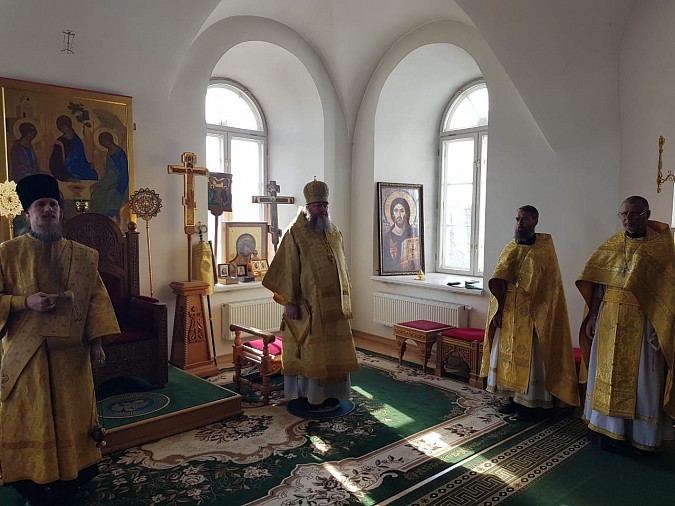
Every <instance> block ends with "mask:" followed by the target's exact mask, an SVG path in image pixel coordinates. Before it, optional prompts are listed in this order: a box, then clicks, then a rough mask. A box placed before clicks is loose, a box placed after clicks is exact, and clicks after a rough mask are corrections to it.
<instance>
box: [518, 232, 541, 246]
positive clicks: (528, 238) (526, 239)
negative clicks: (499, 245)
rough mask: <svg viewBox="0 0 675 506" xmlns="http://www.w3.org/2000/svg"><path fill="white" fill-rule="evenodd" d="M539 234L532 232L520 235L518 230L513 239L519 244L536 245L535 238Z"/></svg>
mask: <svg viewBox="0 0 675 506" xmlns="http://www.w3.org/2000/svg"><path fill="white" fill-rule="evenodd" d="M536 236H537V234H535V233H534V231H532V233H529V232H522V233H519V232H518V231H517V230H516V233H515V234H514V235H513V238H514V239H515V240H516V242H517V243H518V244H534V241H535V238H536Z"/></svg>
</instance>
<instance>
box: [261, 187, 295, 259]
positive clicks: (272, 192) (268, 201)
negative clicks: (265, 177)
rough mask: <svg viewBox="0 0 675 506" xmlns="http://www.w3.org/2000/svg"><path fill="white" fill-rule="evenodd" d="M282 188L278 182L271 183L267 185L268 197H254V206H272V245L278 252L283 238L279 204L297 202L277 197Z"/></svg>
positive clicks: (292, 199)
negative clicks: (278, 211)
mask: <svg viewBox="0 0 675 506" xmlns="http://www.w3.org/2000/svg"><path fill="white" fill-rule="evenodd" d="M280 189H281V187H280V186H279V185H278V184H277V182H276V181H270V182H269V183H267V195H254V196H253V203H254V204H263V205H268V206H270V227H269V232H270V234H272V245H273V246H274V251H275V252H276V251H277V247H278V246H279V238H281V229H280V228H279V215H278V213H277V204H293V203H294V202H295V198H294V197H281V196H279V195H277V192H278V191H279V190H280Z"/></svg>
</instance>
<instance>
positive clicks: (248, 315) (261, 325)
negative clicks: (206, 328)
mask: <svg viewBox="0 0 675 506" xmlns="http://www.w3.org/2000/svg"><path fill="white" fill-rule="evenodd" d="M283 309H284V308H283V306H282V305H281V304H277V303H276V302H274V300H273V299H272V298H271V297H270V298H265V299H251V300H243V301H240V302H232V303H230V304H223V308H222V322H223V323H222V325H223V337H224V338H225V339H234V332H230V324H231V323H236V324H238V325H246V326H248V327H255V328H257V329H260V330H264V331H265V332H274V331H276V330H279V325H280V324H281V314H282V311H283Z"/></svg>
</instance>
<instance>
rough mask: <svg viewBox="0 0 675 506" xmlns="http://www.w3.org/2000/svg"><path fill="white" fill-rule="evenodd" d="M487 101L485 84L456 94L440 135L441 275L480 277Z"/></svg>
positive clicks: (486, 143)
mask: <svg viewBox="0 0 675 506" xmlns="http://www.w3.org/2000/svg"><path fill="white" fill-rule="evenodd" d="M488 111H489V97H488V90H487V86H486V85H485V82H484V81H482V80H480V81H473V82H471V83H468V84H466V85H465V86H463V87H462V88H461V89H460V90H458V91H457V93H455V95H454V96H453V98H452V100H451V101H450V103H449V104H448V107H447V108H446V111H445V114H444V115H443V120H442V122H441V133H440V156H441V170H440V179H441V180H440V185H439V189H440V196H439V202H440V209H441V212H440V213H439V227H440V230H439V241H438V245H439V246H438V249H439V251H438V263H437V266H436V269H437V270H438V271H439V272H449V273H454V274H466V275H469V276H479V275H482V274H483V258H484V244H485V178H486V174H487V147H488Z"/></svg>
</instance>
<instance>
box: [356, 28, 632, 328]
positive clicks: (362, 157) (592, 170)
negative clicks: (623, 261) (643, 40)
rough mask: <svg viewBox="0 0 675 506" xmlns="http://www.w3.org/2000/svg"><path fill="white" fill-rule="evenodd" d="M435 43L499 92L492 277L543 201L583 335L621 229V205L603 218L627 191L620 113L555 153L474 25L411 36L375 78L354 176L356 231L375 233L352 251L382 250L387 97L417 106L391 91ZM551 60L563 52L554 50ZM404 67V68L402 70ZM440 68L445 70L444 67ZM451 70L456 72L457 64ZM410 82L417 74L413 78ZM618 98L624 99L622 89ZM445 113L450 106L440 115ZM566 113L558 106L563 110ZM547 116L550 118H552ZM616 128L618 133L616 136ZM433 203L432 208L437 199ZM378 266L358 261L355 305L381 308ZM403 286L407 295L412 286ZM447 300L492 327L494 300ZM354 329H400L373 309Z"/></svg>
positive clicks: (493, 151)
mask: <svg viewBox="0 0 675 506" xmlns="http://www.w3.org/2000/svg"><path fill="white" fill-rule="evenodd" d="M430 44H446V45H452V46H456V47H458V48H461V49H462V50H464V51H466V53H468V54H469V55H471V57H472V58H473V59H474V60H475V62H476V63H477V65H478V67H479V68H480V70H481V71H482V74H483V76H484V77H485V79H486V82H487V85H488V88H489V91H490V126H489V135H490V143H489V151H488V180H487V181H488V191H487V206H486V216H487V218H486V219H487V225H486V231H487V236H486V259H485V266H486V267H485V268H486V271H487V274H488V275H489V274H490V273H491V272H492V269H493V268H494V265H495V263H496V261H497V257H498V255H499V252H500V251H501V249H502V247H503V245H504V244H505V243H506V242H507V241H508V240H509V239H510V238H511V237H512V235H513V218H514V216H515V211H516V209H517V208H518V207H519V206H520V205H523V204H532V205H534V206H536V207H537V208H538V209H539V211H540V214H541V218H540V221H539V227H538V230H539V231H541V232H548V233H551V234H553V237H554V241H555V244H556V247H557V251H558V256H559V261H560V266H561V270H562V274H563V278H564V279H565V289H566V293H567V299H568V306H569V309H570V320H571V325H572V329H573V332H572V333H573V335H574V334H576V330H575V329H576V328H578V325H579V323H580V320H581V312H582V301H581V298H580V297H579V296H578V295H577V292H576V289H575V288H574V280H575V279H576V276H577V275H578V273H579V271H580V270H581V268H582V266H583V264H584V262H585V260H586V258H587V256H588V255H589V254H590V252H591V251H592V250H593V249H594V248H595V246H597V244H598V243H599V241H600V238H601V237H605V236H607V235H609V233H611V232H612V231H613V229H614V221H613V220H611V218H612V217H613V216H614V213H615V211H612V212H605V213H604V214H603V215H602V218H603V219H598V218H596V217H597V216H598V214H599V213H598V209H601V208H603V207H607V205H606V204H607V203H608V202H609V203H611V208H612V209H614V206H615V201H616V195H617V194H618V184H619V183H618V177H617V167H618V163H619V143H618V123H617V122H615V121H614V119H615V118H618V114H617V115H615V118H609V119H606V122H607V124H608V125H609V126H610V127H611V128H610V131H605V132H604V133H603V135H602V136H601V139H599V140H598V141H597V142H595V143H593V142H585V143H583V144H581V145H577V144H574V145H571V146H565V147H559V148H558V149H557V150H553V149H552V147H551V143H550V142H549V141H548V139H547V138H546V137H545V136H544V133H543V131H542V129H541V127H540V125H539V124H538V122H537V121H536V120H535V118H534V116H533V115H532V113H531V111H530V109H529V108H528V107H527V104H526V103H525V102H524V101H523V98H522V96H521V95H520V94H519V93H518V90H517V89H516V87H515V86H514V84H513V81H512V80H511V78H510V76H509V75H508V73H507V72H506V71H505V69H504V68H503V66H502V65H501V63H500V62H499V61H498V59H497V57H496V56H495V53H494V52H493V51H492V50H491V49H490V48H489V47H488V45H487V44H486V42H485V40H484V39H483V37H482V36H481V34H480V33H478V31H477V30H475V29H474V28H472V27H470V26H468V25H466V24H463V23H460V22H456V21H438V22H434V23H429V24H427V25H424V26H422V27H420V28H419V29H418V30H416V31H413V32H411V33H409V34H407V35H406V36H405V37H403V38H402V39H400V40H399V41H398V42H397V43H396V44H395V45H394V46H393V47H392V48H391V50H390V51H389V52H388V53H387V55H386V56H385V57H384V58H383V60H382V62H381V64H380V66H379V67H378V69H377V71H376V73H375V75H374V76H373V79H372V80H371V82H370V85H369V87H368V90H367V92H366V95H365V98H364V101H363V104H362V108H361V111H360V114H359V118H358V122H357V129H356V134H355V143H354V180H353V195H354V197H355V200H354V204H355V216H358V217H359V218H358V219H354V220H353V221H352V229H353V234H357V235H358V236H359V237H365V238H366V239H364V240H363V241H362V242H358V243H354V246H353V248H354V250H353V255H352V256H353V257H354V258H366V257H367V258H373V251H375V250H377V243H375V242H374V241H373V240H371V239H370V238H371V237H374V234H373V229H374V223H376V221H375V220H376V218H375V216H374V215H373V213H374V212H375V209H374V206H373V205H372V199H373V193H374V189H373V188H374V181H377V180H380V177H382V174H383V170H384V169H383V166H384V164H383V163H382V161H383V160H386V161H387V163H392V161H391V159H389V158H388V156H389V155H388V154H387V153H389V152H390V151H392V150H393V151H394V152H396V149H397V147H396V144H395V140H394V141H392V140H391V139H390V137H391V136H390V135H388V127H387V126H386V125H382V124H381V122H380V111H379V107H380V105H381V104H383V103H387V104H392V103H394V102H396V100H398V102H399V103H401V105H400V106H399V107H400V108H401V109H404V108H406V107H410V106H414V105H415V102H414V98H413V100H412V103H411V102H409V101H408V100H409V99H408V97H406V96H403V95H400V96H398V97H396V98H393V97H391V95H390V94H391V93H392V92H393V91H396V90H395V88H391V89H388V86H389V82H388V80H389V79H390V78H392V79H401V80H403V79H402V78H401V77H398V73H399V70H400V68H403V69H404V68H405V66H406V64H405V63H404V62H406V60H407V59H408V58H414V56H413V55H414V51H415V50H416V49H418V48H421V47H425V46H428V45H430ZM549 56H550V57H551V58H554V57H555V55H554V54H550V55H549ZM617 57H618V56H617ZM399 65H402V66H401V67H400V68H399ZM439 67H440V68H441V69H442V68H443V65H442V63H440V64H439ZM448 69H449V70H448V72H451V67H448ZM439 73H440V76H439V77H440V78H441V79H443V78H447V76H445V75H444V73H443V70H440V71H439ZM429 78H430V79H433V77H429ZM407 79H408V80H411V79H415V77H414V76H412V75H408V76H407ZM611 84H614V83H612V82H610V81H607V85H608V86H609V85H611ZM606 92H607V93H610V94H611V93H612V90H611V89H608V90H606ZM614 96H615V98H616V94H615V95H614ZM448 98H449V97H448ZM385 100H386V102H385ZM446 100H447V99H446ZM443 105H444V104H443ZM576 111H577V110H576V109H574V108H572V110H571V111H570V113H568V114H567V115H563V116H559V118H560V121H561V122H564V123H565V125H568V124H569V122H578V121H581V120H582V119H580V118H578V117H575V116H574V115H572V114H571V113H572V112H576ZM441 112H442V107H441V108H440V110H439V113H438V114H439V115H440V113H441ZM564 112H565V111H557V113H558V114H562V113H564ZM382 114H383V115H386V114H391V113H382ZM382 117H386V116H382ZM413 117H414V115H413ZM545 117H546V118H547V119H548V116H545ZM612 129H613V131H614V132H615V135H612V133H611V130H612ZM383 133H384V134H383ZM394 139H395V138H394ZM418 150H420V155H419V156H420V158H421V159H422V160H425V152H424V143H423V142H420V143H419V146H418ZM426 162H427V166H426V167H420V168H419V170H420V172H421V173H422V175H421V176H418V177H421V178H424V179H425V180H426V181H431V180H433V177H434V172H433V171H434V170H435V164H434V163H433V162H432V160H430V159H429V157H428V156H427V159H426ZM401 170H402V169H401ZM394 174H395V175H396V172H395V173H394ZM599 188H602V191H601V192H599V191H598V189H599ZM429 193H430V192H427V193H426V194H425V197H426V199H427V204H428V199H429V198H433V197H435V195H433V194H429ZM425 207H427V208H428V205H426V206H425ZM431 209H433V208H431ZM425 210H426V209H425ZM604 218H609V219H604ZM375 265H376V264H375ZM372 268H373V265H372V264H363V265H362V264H358V263H357V264H355V265H353V267H352V270H353V271H356V275H355V276H354V278H355V279H356V280H357V282H356V283H355V284H357V286H358V289H356V290H355V292H356V293H355V299H356V303H355V307H359V308H368V307H371V306H372V304H371V302H370V298H371V294H372V292H373V291H377V290H381V289H382V286H381V284H380V283H379V282H377V281H371V280H370V279H369V276H370V275H371V274H372ZM427 270H429V269H427ZM401 292H402V293H404V292H406V293H407V291H406V290H401ZM417 292H418V295H419V296H423V297H427V298H435V297H436V298H438V295H437V293H434V292H430V291H427V292H426V293H425V291H424V289H418V290H417ZM441 298H442V299H444V300H450V301H455V302H460V303H464V304H469V305H471V306H473V307H474V314H473V315H472V319H471V325H472V326H482V325H483V324H484V320H485V314H486V310H487V298H486V297H483V298H480V299H477V298H476V297H466V296H465V297H462V296H460V295H455V294H452V293H448V294H444V295H442V296H441ZM354 327H355V328H357V329H359V330H363V331H366V332H369V333H373V334H378V335H388V334H390V331H389V330H388V329H385V328H382V327H381V326H380V325H377V324H374V323H372V317H371V314H369V313H368V312H366V311H365V310H362V313H359V314H357V315H356V318H355V322H354Z"/></svg>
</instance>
